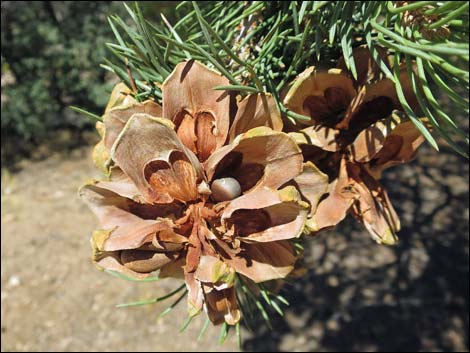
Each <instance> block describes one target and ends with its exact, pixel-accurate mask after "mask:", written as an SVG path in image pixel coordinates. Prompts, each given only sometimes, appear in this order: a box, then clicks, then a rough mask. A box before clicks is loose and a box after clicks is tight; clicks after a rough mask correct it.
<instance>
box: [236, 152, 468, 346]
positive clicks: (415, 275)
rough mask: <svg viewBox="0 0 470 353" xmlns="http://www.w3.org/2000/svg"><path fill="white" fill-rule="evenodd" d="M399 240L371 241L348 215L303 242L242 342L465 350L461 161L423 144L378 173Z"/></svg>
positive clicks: (465, 217)
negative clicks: (262, 319)
mask: <svg viewBox="0 0 470 353" xmlns="http://www.w3.org/2000/svg"><path fill="white" fill-rule="evenodd" d="M383 183H384V185H385V186H386V188H387V190H388V192H389V195H390V197H391V199H392V202H393V204H394V205H395V207H396V210H397V212H398V214H399V215H400V217H401V220H402V231H401V232H400V233H399V236H400V244H399V245H398V246H396V247H385V246H380V245H375V244H374V243H373V242H372V240H370V238H369V236H368V235H367V233H366V232H365V230H363V229H362V228H361V227H360V226H359V225H357V224H356V223H355V221H354V220H351V219H350V220H349V221H347V222H345V223H344V224H342V225H340V226H339V227H338V228H337V229H336V230H335V231H329V232H326V233H322V234H320V235H319V236H318V237H317V238H316V239H312V240H311V241H310V242H308V244H307V251H306V257H305V262H306V264H307V266H308V268H310V269H311V270H310V271H309V272H308V273H307V274H306V275H304V277H302V278H301V279H300V280H297V281H296V282H294V284H293V285H291V286H289V287H288V288H286V290H285V291H284V294H285V296H286V297H287V298H288V300H289V302H290V303H291V305H290V307H289V309H288V310H287V313H286V315H285V317H284V318H280V317H277V318H276V319H274V320H273V326H274V328H275V329H274V330H273V331H272V332H271V331H269V330H267V329H263V330H258V332H257V333H256V334H253V333H252V334H251V337H250V338H249V339H246V340H245V343H244V347H243V348H244V349H245V350H249V351H430V350H442V351H468V347H469V343H468V317H469V311H468V309H469V306H468V305H469V304H468V298H469V237H468V231H469V229H468V228H469V223H468V210H469V209H468V206H469V205H468V203H469V198H468V164H467V161H466V160H464V159H461V158H460V157H458V156H456V155H455V154H454V153H453V152H451V151H447V150H444V151H441V153H436V152H434V151H432V150H431V149H429V148H423V149H422V151H421V154H420V156H419V158H418V159H417V160H416V161H414V162H413V163H412V164H410V165H405V166H401V167H397V168H395V169H392V170H389V171H388V172H386V174H385V175H384V180H383Z"/></svg>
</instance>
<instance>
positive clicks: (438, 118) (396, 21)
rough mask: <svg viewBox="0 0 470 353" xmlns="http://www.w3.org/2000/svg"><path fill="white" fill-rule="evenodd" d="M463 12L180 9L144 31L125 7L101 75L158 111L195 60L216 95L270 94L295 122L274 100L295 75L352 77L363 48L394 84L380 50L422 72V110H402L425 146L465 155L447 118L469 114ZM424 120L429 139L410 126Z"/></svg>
mask: <svg viewBox="0 0 470 353" xmlns="http://www.w3.org/2000/svg"><path fill="white" fill-rule="evenodd" d="M468 8H469V2H468V1H467V2H461V1H445V2H439V1H416V2H409V3H408V2H403V1H386V2H382V1H368V2H361V1H352V2H350V1H336V2H331V1H290V2H282V1H245V2H230V1H222V2H209V1H204V2H188V1H184V2H181V3H179V4H178V6H176V8H175V9H174V18H175V19H176V20H175V22H174V23H171V21H170V20H168V19H167V18H165V17H162V19H161V20H160V21H157V22H156V23H150V22H149V21H147V20H146V19H145V18H144V16H143V13H142V11H141V10H140V8H139V7H138V5H137V4H135V5H134V7H133V9H131V8H129V7H127V9H128V13H129V19H130V20H131V21H132V22H133V23H132V25H130V24H128V21H125V20H124V19H121V18H119V17H118V16H111V17H110V19H109V22H110V25H111V28H112V30H113V32H114V34H115V36H116V41H117V42H116V43H110V44H108V46H109V49H110V50H111V52H112V53H113V54H114V56H115V60H113V62H109V63H107V65H106V66H104V67H105V68H106V69H108V70H110V71H113V72H115V73H116V74H117V75H118V76H119V77H120V78H121V79H122V80H123V82H125V83H126V84H127V85H130V84H131V80H130V79H129V77H132V78H133V79H134V81H135V86H136V88H137V91H138V92H137V94H136V95H137V96H138V98H139V99H147V98H153V99H155V100H156V101H159V102H161V90H160V88H159V87H160V85H161V84H162V83H163V81H164V80H165V78H166V77H167V76H168V75H169V73H170V72H171V70H172V68H173V67H174V65H176V64H177V63H178V62H181V61H183V60H186V59H196V60H199V61H201V62H203V63H205V64H206V65H208V66H211V67H213V68H215V69H217V70H218V71H220V72H221V73H222V74H224V75H225V76H227V78H228V79H229V80H230V86H229V87H218V89H230V90H233V91H237V92H238V93H239V94H241V95H242V96H243V95H247V94H249V93H253V92H260V91H267V92H270V93H271V94H273V96H274V97H275V99H276V102H277V104H278V108H279V110H280V111H281V112H282V113H283V115H284V116H285V117H286V118H288V119H291V120H292V121H293V122H294V123H295V122H296V121H298V120H302V119H305V118H306V117H304V116H302V115H299V114H296V113H294V112H290V111H288V110H287V109H286V108H285V107H284V106H283V105H282V100H281V98H280V96H281V92H283V91H284V90H285V89H286V87H287V85H288V84H289V83H290V82H291V81H292V80H293V79H294V78H295V76H296V75H298V74H299V73H300V72H302V71H303V70H304V69H305V68H306V67H308V66H311V65H319V64H320V65H321V66H334V65H335V63H336V62H337V60H338V59H339V58H340V57H341V56H342V57H343V58H344V60H345V64H346V66H347V67H348V68H349V69H350V71H351V72H352V74H353V75H354V76H355V75H356V71H355V63H354V60H353V56H352V49H353V48H354V47H356V46H358V45H361V44H364V45H367V47H368V48H369V49H370V51H371V54H372V56H373V57H374V59H375V60H376V61H377V62H378V64H379V67H380V68H381V69H382V71H383V73H384V75H385V76H386V77H388V78H390V79H392V80H395V81H396V75H395V74H394V73H393V72H391V71H390V70H389V69H388V68H387V66H386V65H385V64H384V63H382V62H381V59H380V57H379V55H378V52H377V47H378V46H383V47H385V48H387V49H388V50H389V52H390V53H391V54H393V55H395V57H396V59H397V60H398V61H399V63H403V64H406V63H408V64H409V63H410V62H416V63H417V67H418V70H419V72H418V73H417V74H416V73H410V75H411V76H412V79H413V82H414V84H413V89H414V91H415V94H416V96H417V98H418V99H419V103H420V104H419V105H420V110H419V111H410V110H409V109H408V108H409V107H408V106H407V102H406V101H402V104H403V105H404V106H403V109H404V110H406V111H407V113H408V115H410V117H411V118H412V120H413V121H414V122H415V123H416V124H417V127H418V128H419V129H420V130H421V132H422V133H423V135H424V136H425V137H426V138H427V140H428V141H429V143H430V144H431V145H432V146H434V147H436V148H437V146H438V143H437V142H436V139H435V135H436V134H439V135H441V136H442V137H443V138H444V139H445V140H446V141H447V142H448V144H449V145H450V146H451V147H452V148H454V149H455V150H456V151H457V152H459V153H460V154H462V155H467V153H466V151H467V149H468V144H469V139H468V135H467V133H466V132H464V131H463V130H462V129H461V127H459V124H458V123H457V122H456V121H455V118H454V116H457V115H459V114H460V115H462V114H464V115H468V103H469V101H468V81H469V74H468V60H469V55H468V49H469V45H468V38H469V37H468V34H469V27H468V17H469V16H468ZM126 62H128V67H126ZM129 72H130V74H129ZM243 86H245V87H243ZM396 88H397V94H398V96H400V94H401V92H400V90H401V87H400V85H399V84H396ZM436 96H447V97H448V98H449V100H450V101H451V102H453V103H455V104H453V105H452V109H453V111H447V112H445V111H444V109H443V107H442V106H441V105H440V104H439V103H437V99H436ZM410 109H411V108H410ZM423 114H425V115H427V116H428V118H429V120H430V122H431V124H432V126H433V130H434V132H435V134H434V133H431V132H430V131H429V130H428V128H427V126H425V125H422V124H421V123H420V121H421V120H420V119H417V118H416V119H413V117H418V116H422V115H423Z"/></svg>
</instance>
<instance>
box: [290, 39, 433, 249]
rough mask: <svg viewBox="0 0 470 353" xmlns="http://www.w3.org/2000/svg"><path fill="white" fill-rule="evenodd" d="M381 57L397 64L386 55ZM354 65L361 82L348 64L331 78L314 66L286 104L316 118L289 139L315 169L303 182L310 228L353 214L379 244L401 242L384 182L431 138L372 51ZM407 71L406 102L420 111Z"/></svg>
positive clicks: (359, 53)
mask: <svg viewBox="0 0 470 353" xmlns="http://www.w3.org/2000/svg"><path fill="white" fill-rule="evenodd" d="M379 53H380V55H381V60H382V61H383V63H384V64H387V65H390V63H389V62H388V60H387V57H386V55H385V50H382V49H380V48H379ZM354 59H355V62H356V67H357V73H358V77H357V80H353V79H352V78H351V77H352V75H351V74H349V73H348V72H347V70H346V67H345V64H344V62H343V61H340V63H339V65H338V69H332V70H329V71H328V72H317V71H316V70H315V68H313V67H311V68H308V69H307V70H305V71H304V72H303V73H302V74H300V75H299V77H298V78H297V79H296V80H295V81H294V83H293V84H292V86H291V89H290V90H289V92H288V93H287V95H286V97H285V99H284V103H285V105H286V106H287V107H288V108H289V109H291V110H293V111H295V112H296V113H299V114H303V115H307V116H310V117H311V120H310V121H308V122H307V124H308V125H310V126H309V127H305V126H303V127H301V128H299V129H297V130H293V131H292V132H291V133H290V135H291V136H292V137H293V138H294V139H295V140H296V142H297V143H298V144H299V145H300V146H301V148H302V152H303V155H304V159H305V161H306V162H307V163H310V164H307V165H308V167H306V168H304V172H303V173H302V174H301V175H300V176H298V177H296V180H298V187H299V189H300V191H301V193H302V195H303V196H304V197H305V198H307V199H308V200H309V202H310V215H309V220H308V221H307V228H308V230H310V231H312V232H316V231H319V230H321V229H324V228H327V227H332V226H335V225H337V224H338V223H339V222H340V221H341V220H343V219H344V218H345V217H346V215H347V213H348V212H350V213H352V214H353V215H354V216H355V217H356V218H357V219H358V220H359V221H360V222H361V223H363V224H364V225H365V227H366V228H367V230H368V231H369V233H370V234H371V235H372V237H373V239H374V240H376V241H377V242H380V243H384V244H394V243H396V241H397V237H396V232H398V231H399V229H400V222H399V219H398V217H397V215H396V213H395V211H394V209H393V206H392V205H391V203H390V200H389V198H388V196H387V193H386V191H385V190H384V189H383V187H382V186H381V185H380V183H379V182H378V179H379V178H380V176H381V173H382V171H383V170H384V169H386V168H388V167H390V166H392V165H396V164H399V163H406V162H409V161H410V160H411V159H412V158H414V156H415V154H416V150H417V148H418V147H419V146H420V145H421V144H422V142H423V141H424V137H423V136H422V135H421V133H420V132H419V130H418V129H417V128H416V127H415V125H414V124H413V123H412V122H411V121H410V120H408V119H407V118H406V117H404V116H403V114H401V113H399V111H398V110H397V109H400V108H401V106H400V102H399V100H398V97H397V94H396V90H395V85H394V83H393V82H392V81H391V80H389V79H386V78H383V77H382V75H381V73H380V70H379V67H378V65H377V64H376V63H375V61H374V60H373V59H372V58H371V56H370V54H369V50H368V49H367V48H362V47H361V48H357V49H356V50H355V51H354ZM401 72H402V74H401V75H400V79H401V82H400V83H401V85H402V87H403V90H404V94H405V98H406V99H407V101H408V103H409V104H410V105H411V106H412V107H415V106H416V98H415V97H414V94H413V90H412V86H411V83H410V78H409V76H408V74H407V72H406V70H405V69H403V70H402V71H401ZM312 162H313V163H312ZM321 190H323V194H322V193H321Z"/></svg>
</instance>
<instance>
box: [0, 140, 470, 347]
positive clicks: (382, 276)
mask: <svg viewBox="0 0 470 353" xmlns="http://www.w3.org/2000/svg"><path fill="white" fill-rule="evenodd" d="M89 153H90V148H81V149H76V150H73V151H72V152H71V153H69V154H68V155H64V154H56V155H54V156H52V157H50V158H48V159H46V160H43V161H39V162H31V161H24V162H23V163H21V164H20V165H19V167H20V170H19V171H18V172H15V173H8V172H6V171H3V172H2V186H1V192H2V201H1V205H2V208H1V218H2V225H1V230H2V237H1V245H2V249H1V262H2V268H1V287H2V294H1V303H2V309H1V320H2V321H1V337H2V342H1V348H2V351H167V350H170V351H206V350H209V351H227V350H229V351H233V350H237V346H236V342H235V337H233V336H232V337H230V338H229V339H228V341H227V342H226V343H225V345H223V346H220V345H218V343H217V339H218V334H219V329H218V328H210V329H209V330H208V331H207V332H206V334H205V336H204V338H203V339H202V340H201V341H200V342H198V341H196V338H197V335H198V333H199V330H200V328H201V327H202V324H203V320H202V317H201V318H199V319H197V320H194V321H193V323H191V325H190V327H189V328H188V330H187V331H186V332H185V333H183V334H180V333H178V328H179V327H180V325H181V324H182V323H183V321H184V317H185V310H186V308H185V305H184V304H182V305H179V306H178V307H177V308H176V309H175V310H174V311H173V312H172V313H171V314H169V315H167V316H166V317H164V318H162V319H160V320H158V321H157V320H156V317H157V315H158V314H159V313H160V312H161V311H162V310H164V308H165V307H166V305H167V303H160V304H156V305H151V306H145V307H139V308H127V309H125V308H124V309H116V308H115V304H117V303H123V302H129V301H134V300H138V299H145V298H152V297H155V296H159V295H162V294H165V293H167V292H169V291H170V290H171V289H173V288H175V287H176V286H177V285H178V283H175V282H174V281H171V280H165V281H162V282H157V283H150V284H149V283H147V284H146V283H132V282H126V281H123V280H119V279H115V278H112V277H110V276H108V275H107V274H105V273H102V272H100V271H97V270H96V269H95V268H94V267H93V265H92V264H91V262H90V259H89V258H90V246H89V236H90V234H91V232H92V230H93V229H94V227H95V225H96V221H95V219H94V217H93V215H92V214H91V213H90V212H89V210H88V209H87V207H86V206H85V205H84V204H83V203H82V202H81V201H80V200H79V199H78V197H77V188H78V186H79V185H80V184H81V183H83V182H84V181H85V180H86V179H87V178H90V177H93V176H98V173H97V172H96V170H95V169H94V167H93V166H92V163H91V158H90V157H89V156H90V155H89ZM384 183H385V185H386V186H387V187H388V190H389V192H390V196H391V198H392V201H393V202H394V204H395V205H396V208H397V211H398V213H399V214H400V216H401V219H402V223H403V230H402V232H401V233H400V237H401V244H400V245H398V246H396V247H393V248H391V247H384V246H378V245H375V244H374V243H373V242H372V241H371V240H370V238H369V236H368V235H367V234H366V232H365V231H364V230H363V229H362V228H361V227H359V226H357V225H356V224H355V223H354V222H353V221H349V222H346V223H344V224H343V225H341V226H340V227H338V229H336V230H335V231H330V232H326V233H322V234H321V235H320V236H318V237H316V238H315V239H312V240H311V241H309V242H308V245H307V252H306V257H305V262H306V264H307V265H308V266H309V267H310V268H311V270H310V271H309V272H308V273H307V274H306V275H305V276H304V277H303V278H301V279H299V280H298V281H296V282H295V283H294V285H293V286H291V287H290V288H289V290H287V291H286V292H285V295H286V296H287V297H288V299H289V300H290V302H291V306H290V308H289V309H288V310H287V313H286V316H285V317H284V318H280V317H277V318H274V317H273V322H274V327H275V330H274V331H273V332H270V331H268V330H266V329H265V328H264V326H262V325H261V324H260V325H259V326H258V329H257V331H256V332H255V333H249V332H246V331H244V336H245V341H244V345H243V348H244V349H245V350H253V351H262V350H271V351H304V350H309V351H342V350H345V351H352V350H366V351H385V350H387V351H389V350H394V349H395V350H397V351H403V350H412V351H413V350H425V351H426V350H444V351H462V350H468V347H469V343H468V297H469V292H468V289H469V286H468V274H469V268H468V264H469V262H468V259H469V242H468V165H467V164H466V162H465V161H464V160H462V159H460V158H459V157H457V156H455V155H454V154H453V153H451V152H449V151H446V150H444V151H443V152H442V153H441V154H436V153H435V152H433V151H431V150H430V149H425V150H424V151H423V153H422V154H421V155H420V157H419V159H418V160H417V161H416V162H414V163H413V164H411V165H408V166H403V167H399V168H396V169H394V170H393V171H392V172H390V173H387V174H386V177H385V180H384ZM170 303H171V302H169V303H168V304H170Z"/></svg>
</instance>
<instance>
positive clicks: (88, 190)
mask: <svg viewBox="0 0 470 353" xmlns="http://www.w3.org/2000/svg"><path fill="white" fill-rule="evenodd" d="M227 84H228V81H227V79H226V78H224V77H223V76H221V75H220V74H218V73H217V72H215V71H212V70H210V69H208V68H207V67H205V66H203V65H202V64H200V63H198V62H194V61H189V62H185V63H181V64H179V65H177V66H176V68H175V70H174V71H173V73H172V74H171V75H170V76H169V77H168V78H167V80H166V81H165V82H164V84H163V86H162V91H163V107H160V106H159V105H158V104H156V103H155V102H152V101H146V102H143V103H138V102H136V101H135V100H132V99H130V100H129V102H124V101H125V100H126V99H124V101H122V102H121V103H120V104H119V103H118V104H117V106H113V107H112V108H109V109H108V110H107V111H106V113H105V115H104V121H103V126H102V129H103V130H104V131H102V132H103V140H102V147H100V148H102V151H103V153H106V154H107V155H109V160H108V161H107V162H106V164H105V165H103V166H102V169H107V171H108V175H109V177H108V179H107V180H102V181H93V182H91V183H89V184H87V185H85V186H83V187H82V189H81V196H82V197H83V199H84V200H85V201H86V202H87V203H88V205H89V206H90V208H91V209H92V211H93V212H94V213H95V214H96V215H97V216H98V219H99V221H100V226H101V229H100V230H98V231H96V232H95V233H94V234H93V237H92V245H93V249H94V261H95V262H96V264H97V265H98V266H99V267H100V268H103V269H109V270H114V271H118V272H121V273H124V274H126V275H129V276H134V277H137V278H145V277H147V276H148V275H149V274H150V273H151V272H153V271H156V270H159V271H160V272H159V276H160V277H180V278H184V279H185V281H186V286H187V289H188V305H189V314H190V315H196V314H197V313H199V312H200V311H201V310H202V309H203V308H204V309H205V311H206V312H207V314H208V317H209V318H210V319H211V320H212V322H213V323H215V324H218V323H222V322H226V323H228V324H231V325H233V324H235V323H237V322H238V321H239V320H240V310H239V308H238V304H237V300H236V296H235V287H234V283H235V280H236V274H239V275H242V276H245V277H246V278H249V279H250V280H252V281H254V282H263V281H268V280H272V279H278V278H284V277H286V276H287V275H288V274H289V273H290V272H291V271H292V269H293V268H294V263H295V261H296V258H297V255H296V252H295V251H294V247H293V245H292V244H291V243H290V241H289V239H292V238H296V237H298V236H300V234H301V233H302V231H303V229H304V225H305V221H306V219H307V214H308V204H307V203H305V202H304V201H302V199H301V195H300V194H299V192H298V191H297V189H296V188H295V187H294V186H292V185H286V184H288V183H289V182H291V181H292V180H293V179H294V178H295V177H297V176H298V175H299V174H300V173H301V172H302V154H301V150H300V148H299V147H298V146H297V144H296V143H295V141H294V140H293V139H292V138H291V137H290V136H289V135H288V134H286V133H283V132H280V130H281V129H282V122H281V120H280V116H279V113H278V111H277V109H276V107H275V104H274V102H273V99H272V97H270V96H269V95H261V94H255V95H250V96H248V97H246V98H245V99H244V100H242V101H241V102H237V101H236V99H235V98H234V97H233V96H232V95H230V94H229V93H228V92H226V91H220V90H214V89H213V88H214V87H215V86H221V85H227ZM103 159H105V158H101V160H103ZM279 171H282V173H280V172H279Z"/></svg>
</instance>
